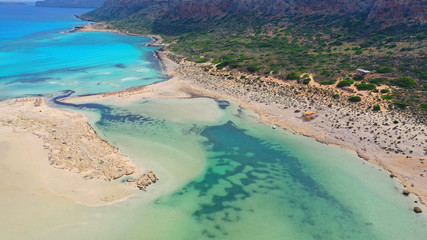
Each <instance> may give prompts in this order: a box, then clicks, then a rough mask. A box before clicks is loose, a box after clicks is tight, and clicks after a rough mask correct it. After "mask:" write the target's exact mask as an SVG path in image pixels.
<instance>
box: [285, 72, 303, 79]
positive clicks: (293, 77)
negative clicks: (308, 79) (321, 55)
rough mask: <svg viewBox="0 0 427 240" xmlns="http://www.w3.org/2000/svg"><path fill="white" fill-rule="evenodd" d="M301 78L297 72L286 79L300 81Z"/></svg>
mask: <svg viewBox="0 0 427 240" xmlns="http://www.w3.org/2000/svg"><path fill="white" fill-rule="evenodd" d="M300 78H301V77H300V75H299V73H297V72H290V73H288V75H286V79H288V80H299V79H300Z"/></svg>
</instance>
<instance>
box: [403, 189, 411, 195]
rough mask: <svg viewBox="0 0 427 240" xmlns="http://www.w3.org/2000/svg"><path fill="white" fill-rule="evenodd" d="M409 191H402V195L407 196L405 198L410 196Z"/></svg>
mask: <svg viewBox="0 0 427 240" xmlns="http://www.w3.org/2000/svg"><path fill="white" fill-rule="evenodd" d="M409 193H410V192H409V190H408V189H404V190H403V191H402V194H403V195H405V196H408V195H409Z"/></svg>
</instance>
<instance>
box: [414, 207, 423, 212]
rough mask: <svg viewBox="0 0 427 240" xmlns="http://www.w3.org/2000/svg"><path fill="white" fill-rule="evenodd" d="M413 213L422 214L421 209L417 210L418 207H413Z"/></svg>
mask: <svg viewBox="0 0 427 240" xmlns="http://www.w3.org/2000/svg"><path fill="white" fill-rule="evenodd" d="M414 212H415V213H422V212H423V210H422V209H421V208H419V207H414Z"/></svg>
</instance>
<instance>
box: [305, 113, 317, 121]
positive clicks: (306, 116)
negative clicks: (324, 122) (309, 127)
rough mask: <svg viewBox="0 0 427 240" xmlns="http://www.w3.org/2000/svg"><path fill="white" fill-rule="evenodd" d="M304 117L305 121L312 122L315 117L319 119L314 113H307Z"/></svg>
mask: <svg viewBox="0 0 427 240" xmlns="http://www.w3.org/2000/svg"><path fill="white" fill-rule="evenodd" d="M303 117H305V119H306V120H307V121H310V120H312V119H314V118H315V117H317V113H316V112H313V111H305V112H304V114H303Z"/></svg>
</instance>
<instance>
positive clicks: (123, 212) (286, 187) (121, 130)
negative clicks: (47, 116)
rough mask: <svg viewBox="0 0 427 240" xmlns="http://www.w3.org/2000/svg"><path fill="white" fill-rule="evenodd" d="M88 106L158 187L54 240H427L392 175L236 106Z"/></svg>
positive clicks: (206, 102) (94, 214)
mask: <svg viewBox="0 0 427 240" xmlns="http://www.w3.org/2000/svg"><path fill="white" fill-rule="evenodd" d="M89 106H90V105H87V107H89ZM200 106H203V109H204V110H203V111H188V109H196V108H199V107H200ZM90 107H91V108H92V109H94V108H95V109H96V108H97V107H101V110H100V109H98V110H97V111H98V112H99V113H101V118H100V121H98V122H97V124H96V127H97V128H98V130H99V131H101V132H102V133H103V134H104V135H105V137H106V138H107V139H109V141H110V142H112V143H113V144H115V145H117V146H119V147H120V149H122V151H123V152H124V153H125V154H127V155H129V156H130V157H132V159H133V160H134V161H136V162H137V163H138V164H139V165H140V166H142V167H146V168H148V169H150V170H153V171H155V172H156V173H157V175H158V176H159V178H160V182H159V183H157V184H156V185H154V186H152V187H150V188H149V191H148V192H147V193H143V192H141V193H139V194H138V195H137V196H135V197H133V198H132V199H130V200H128V201H126V202H124V203H119V204H117V205H114V206H110V207H101V208H85V211H87V212H86V214H87V216H90V219H89V220H88V221H85V224H84V225H77V226H76V225H72V226H70V227H66V228H62V229H61V230H60V231H57V232H53V233H52V235H51V237H53V238H55V237H57V236H59V235H62V236H67V237H68V239H75V238H76V237H79V238H81V239H93V238H100V237H102V238H105V239H425V236H426V233H427V228H426V227H427V225H426V219H425V217H424V215H422V214H421V215H416V214H414V213H413V212H412V211H411V208H412V207H413V206H414V203H413V201H412V200H411V199H410V198H407V197H404V196H402V195H401V194H400V191H401V189H400V187H399V185H398V183H397V182H396V181H395V180H393V179H390V178H389V176H388V173H387V172H385V171H381V169H379V168H378V167H376V166H374V165H373V164H370V163H367V162H365V161H363V160H361V159H359V158H358V157H357V156H356V155H355V154H354V153H353V152H350V151H347V150H343V149H341V148H338V147H333V146H328V145H324V144H321V143H318V142H316V141H314V140H313V139H310V138H306V137H302V136H298V135H293V134H292V133H291V132H288V131H284V130H280V129H276V130H273V129H271V127H269V126H266V125H263V124H258V123H257V122H256V120H255V119H254V118H252V117H250V116H249V115H250V113H249V115H248V112H247V111H245V110H242V109H240V108H239V107H238V106H237V105H235V104H231V105H230V106H229V107H226V109H221V108H220V106H219V105H218V103H217V102H215V101H214V100H211V99H184V100H177V99H175V100H152V101H141V102H139V103H133V104H130V105H126V106H123V105H122V106H120V107H114V106H110V107H109V108H105V107H102V105H91V106H90ZM223 107H224V106H223ZM167 109H173V111H171V118H170V119H169V118H168V114H165V110H167ZM191 112H192V113H191ZM105 229H108V231H106V232H104V230H105ZM119 236H120V237H119Z"/></svg>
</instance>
